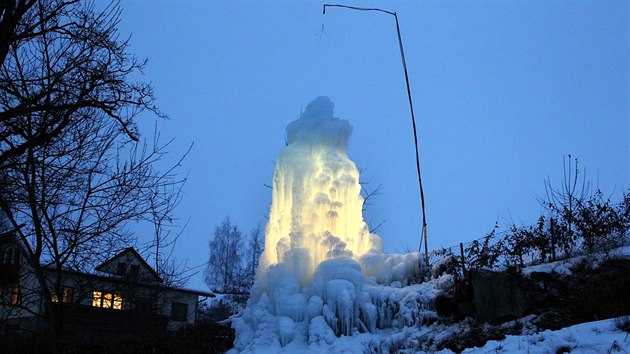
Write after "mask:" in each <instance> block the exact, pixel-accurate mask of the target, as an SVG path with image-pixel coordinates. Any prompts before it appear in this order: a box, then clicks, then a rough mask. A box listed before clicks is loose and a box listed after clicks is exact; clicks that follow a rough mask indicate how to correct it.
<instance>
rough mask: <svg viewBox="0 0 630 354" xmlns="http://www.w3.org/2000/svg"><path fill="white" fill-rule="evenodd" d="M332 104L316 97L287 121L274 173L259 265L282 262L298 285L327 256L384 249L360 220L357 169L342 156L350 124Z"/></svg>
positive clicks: (324, 98)
mask: <svg viewBox="0 0 630 354" xmlns="http://www.w3.org/2000/svg"><path fill="white" fill-rule="evenodd" d="M333 106H334V105H333V103H332V102H331V101H330V99H329V98H328V97H318V98H317V99H315V100H314V101H313V102H311V103H310V104H309V105H308V106H307V107H306V111H305V112H304V113H303V114H302V117H300V119H298V120H296V121H294V122H292V123H291V124H289V126H288V127H287V139H288V145H287V147H286V148H285V149H284V151H282V153H281V154H280V158H279V159H278V163H277V165H276V170H275V172H274V176H273V199H272V204H271V211H270V213H269V223H268V224H267V229H266V232H265V253H264V255H263V257H262V258H263V260H262V264H263V267H266V266H268V265H271V264H275V263H284V264H286V265H287V266H288V269H289V271H290V272H291V273H293V274H294V275H295V276H296V277H297V278H298V279H299V281H300V285H302V286H305V285H307V284H308V283H310V280H311V276H312V274H313V272H314V271H315V268H316V267H317V265H318V264H320V263H321V262H322V261H324V260H326V259H330V258H336V257H342V256H343V257H353V256H360V255H362V254H366V253H368V252H370V251H372V252H382V249H383V247H382V244H381V241H380V239H379V238H378V236H375V235H371V234H370V232H369V230H368V227H367V225H366V224H365V222H363V215H362V213H361V209H362V206H363V199H362V198H361V195H360V192H361V186H360V185H359V171H358V170H357V168H356V167H355V165H354V163H353V162H352V161H351V160H350V159H349V158H348V156H347V155H346V147H347V146H348V140H349V139H350V134H351V133H352V126H350V123H348V121H347V120H343V119H339V118H335V117H334V116H333Z"/></svg>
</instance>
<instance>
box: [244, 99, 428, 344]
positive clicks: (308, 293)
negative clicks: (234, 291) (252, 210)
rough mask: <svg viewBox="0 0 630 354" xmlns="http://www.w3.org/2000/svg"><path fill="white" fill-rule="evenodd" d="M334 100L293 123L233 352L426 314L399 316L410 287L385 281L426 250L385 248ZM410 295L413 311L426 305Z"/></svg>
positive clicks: (330, 337)
mask: <svg viewBox="0 0 630 354" xmlns="http://www.w3.org/2000/svg"><path fill="white" fill-rule="evenodd" d="M333 108H334V104H333V103H332V101H331V100H330V98H328V97H325V96H321V97H318V98H316V99H315V100H314V101H313V102H311V103H310V104H309V105H308V106H307V107H306V110H305V111H304V113H303V114H302V115H301V117H300V118H299V119H297V120H295V121H293V122H291V123H290V124H289V125H288V127H287V143H288V144H287V146H286V147H285V148H284V150H283V151H282V152H281V153H280V156H279V158H278V160H277V165H276V169H275V172H274V175H273V198H272V204H271V210H270V213H269V223H268V224H267V227H266V230H265V250H264V252H263V254H262V256H261V260H260V266H259V268H258V271H257V273H256V281H255V284H254V286H253V288H252V291H251V296H250V299H249V301H248V303H247V306H246V308H245V309H244V311H243V312H242V313H241V314H240V315H238V316H236V317H235V318H234V319H233V322H232V325H233V327H234V328H235V330H236V341H235V343H234V344H235V348H234V349H233V351H234V352H261V353H278V352H287V353H290V352H294V351H295V350H299V351H304V350H305V348H311V347H310V346H322V345H324V346H325V345H328V346H330V345H334V344H335V343H336V342H337V341H338V338H339V337H340V336H353V335H355V334H358V333H371V332H374V331H376V330H377V329H378V328H385V327H390V326H392V325H393V324H396V325H399V326H401V325H408V324H409V323H408V322H409V321H412V322H413V321H415V320H416V319H418V318H420V317H421V316H419V315H417V313H416V314H415V315H414V314H412V315H411V316H407V319H400V318H399V317H397V316H399V315H400V314H401V313H402V312H401V311H403V310H404V308H402V306H403V305H402V304H398V303H397V301H396V298H397V296H399V297H402V296H403V295H401V294H402V293H400V294H398V295H395V294H394V293H395V291H394V292H387V291H385V292H384V291H383V290H382V289H380V288H379V287H381V288H382V287H383V286H382V285H390V284H392V283H395V284H398V287H400V286H402V285H407V284H408V283H409V282H410V280H411V279H412V278H413V277H418V276H419V275H420V271H421V268H420V262H419V257H418V255H417V254H406V255H397V254H392V255H387V254H384V253H383V245H382V242H381V239H380V238H379V237H378V236H376V235H374V234H371V233H370V232H369V229H368V227H367V225H366V223H365V222H364V221H363V215H362V205H363V198H362V197H361V195H360V192H361V186H360V185H359V172H358V170H357V168H356V166H355V165H354V163H353V162H352V161H351V160H350V159H349V158H348V155H347V153H346V148H347V146H348V142H349V139H350V135H351V133H352V126H351V125H350V123H348V121H347V120H344V119H339V118H337V117H335V116H334V115H333ZM394 290H396V289H394ZM398 290H400V289H398ZM392 294H394V295H392ZM413 299H414V298H413V296H412V300H413ZM405 301H406V302H407V304H406V305H405V306H407V305H409V304H411V305H409V306H411V309H410V310H409V311H411V312H412V313H414V311H416V312H417V311H419V310H418V309H421V308H422V306H415V305H413V304H414V302H413V301H407V300H405ZM407 315H408V314H407ZM408 318H411V319H412V320H408ZM397 321H398V322H397Z"/></svg>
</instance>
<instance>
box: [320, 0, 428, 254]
mask: <svg viewBox="0 0 630 354" xmlns="http://www.w3.org/2000/svg"><path fill="white" fill-rule="evenodd" d="M326 7H339V8H344V9H349V10H358V11H377V12H382V13H385V14H388V15H392V16H394V18H395V19H396V33H397V35H398V46H399V48H400V57H401V59H402V66H403V70H404V72H405V83H406V84H407V97H408V98H409V110H410V111H411V124H412V126H413V140H414V144H415V148H416V149H415V155H416V170H417V172H418V185H419V186H420V203H421V205H422V237H421V238H420V246H419V247H418V252H422V243H423V240H424V257H425V262H426V264H427V265H428V264H429V247H428V236H427V217H426V212H425V204H424V189H423V188H422V177H421V174H420V157H419V155H418V133H417V130H416V117H415V114H414V110H413V100H412V99H411V87H410V85H409V74H408V73H407V61H406V60H405V50H404V48H403V41H402V36H401V34H400V26H399V25H398V15H396V13H395V12H391V11H387V10H383V9H379V8H365V7H356V6H347V5H337V4H324V11H323V14H324V15H325V14H326Z"/></svg>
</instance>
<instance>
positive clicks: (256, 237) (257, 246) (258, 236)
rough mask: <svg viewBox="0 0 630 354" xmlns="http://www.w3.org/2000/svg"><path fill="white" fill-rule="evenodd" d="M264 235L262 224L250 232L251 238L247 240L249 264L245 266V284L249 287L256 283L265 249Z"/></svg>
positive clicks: (247, 260)
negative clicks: (257, 271)
mask: <svg viewBox="0 0 630 354" xmlns="http://www.w3.org/2000/svg"><path fill="white" fill-rule="evenodd" d="M262 236H263V235H262V232H261V229H260V225H258V226H257V227H256V228H254V229H253V230H252V231H251V232H250V233H249V239H248V241H247V259H246V262H247V264H246V266H245V286H246V288H247V289H249V288H251V286H252V285H253V284H254V279H255V277H256V270H257V269H258V261H259V259H260V255H261V254H262V252H263V249H264V242H265V240H264V239H263V237H262Z"/></svg>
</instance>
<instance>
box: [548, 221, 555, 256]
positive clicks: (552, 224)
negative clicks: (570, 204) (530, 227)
mask: <svg viewBox="0 0 630 354" xmlns="http://www.w3.org/2000/svg"><path fill="white" fill-rule="evenodd" d="M549 228H550V229H551V257H552V260H553V261H554V262H555V260H556V227H555V221H554V219H553V218H550V219H549Z"/></svg>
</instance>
